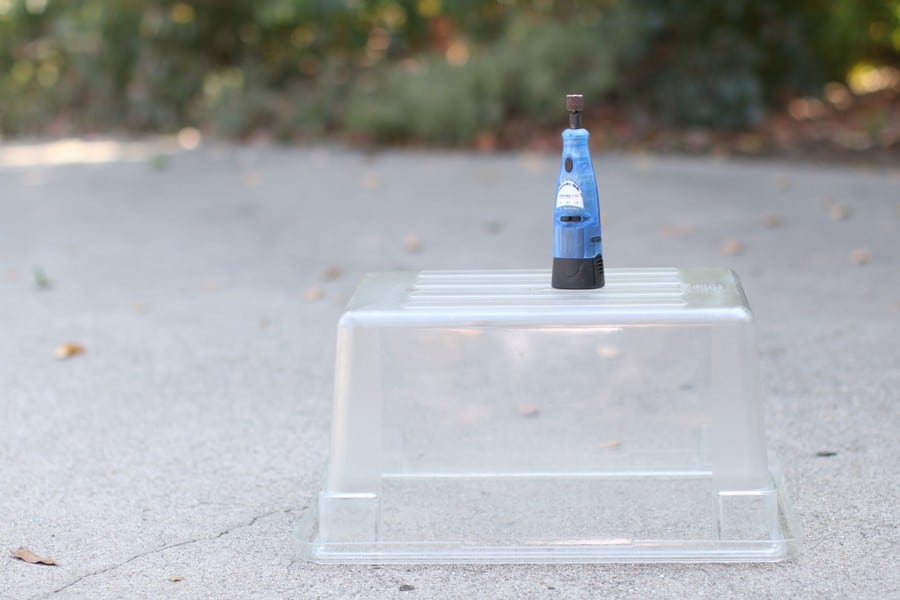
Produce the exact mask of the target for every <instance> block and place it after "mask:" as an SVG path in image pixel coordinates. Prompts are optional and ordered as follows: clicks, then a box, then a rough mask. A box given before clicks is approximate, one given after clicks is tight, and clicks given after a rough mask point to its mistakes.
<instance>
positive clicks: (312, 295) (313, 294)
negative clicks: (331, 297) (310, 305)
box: [303, 285, 325, 302]
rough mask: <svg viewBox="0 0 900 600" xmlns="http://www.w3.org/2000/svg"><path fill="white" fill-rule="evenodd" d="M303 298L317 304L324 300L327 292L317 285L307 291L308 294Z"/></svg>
mask: <svg viewBox="0 0 900 600" xmlns="http://www.w3.org/2000/svg"><path fill="white" fill-rule="evenodd" d="M303 297H304V298H306V299H307V300H308V301H310V302H315V301H316V300H321V299H322V298H324V297H325V290H323V289H322V288H320V287H319V286H317V285H314V286H312V287H311V288H309V289H308V290H306V293H305V294H303Z"/></svg>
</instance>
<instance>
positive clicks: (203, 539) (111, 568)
mask: <svg viewBox="0 0 900 600" xmlns="http://www.w3.org/2000/svg"><path fill="white" fill-rule="evenodd" d="M291 510H292V509H290V508H279V509H276V510H271V511H269V512H267V513H263V514H261V515H257V516H255V517H253V518H252V519H250V520H249V521H247V522H246V523H238V524H237V525H232V526H230V527H228V528H227V529H224V530H222V531H220V532H219V533H217V534H215V535H212V536H207V537H201V538H196V539H193V540H185V541H183V542H177V543H175V544H168V545H166V546H161V547H159V548H154V549H153V550H147V551H146V552H141V553H140V554H135V555H134V556H132V557H131V558H129V559H127V560H124V561H122V562H120V563H117V564H115V565H112V566H109V567H106V568H104V569H99V570H97V571H93V572H91V573H86V574H84V575H82V576H81V577H78V578H77V579H74V580H72V581H70V582H69V583H67V584H66V585H64V586H62V587H60V588H57V589H55V590H53V591H52V592H49V593H47V594H43V595H40V596H33V597H32V598H33V600H43V599H44V598H49V597H51V596H53V595H55V594H58V593H59V592H62V591H64V590H67V589H69V588H70V587H72V586H73V585H76V584H78V583H81V582H82V581H84V580H85V579H89V578H91V577H96V576H97V575H103V574H104V573H109V572H110V571H115V570H116V569H118V568H119V567H124V566H125V565H127V564H129V563H132V562H134V561H136V560H138V559H140V558H144V557H146V556H151V555H153V554H158V553H160V552H165V551H166V550H171V549H172V548H180V547H181V546H189V545H191V544H196V543H198V542H211V541H213V540H217V539H219V538H220V537H222V536H225V535H228V534H229V533H231V532H232V531H236V530H238V529H245V528H247V527H252V526H253V525H254V524H256V522H257V521H259V520H260V519H265V518H266V517H271V516H272V515H275V514H278V513H290V512H291Z"/></svg>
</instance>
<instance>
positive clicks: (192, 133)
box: [176, 127, 203, 150]
mask: <svg viewBox="0 0 900 600" xmlns="http://www.w3.org/2000/svg"><path fill="white" fill-rule="evenodd" d="M176 139H177V140H178V145H179V146H181V147H182V148H184V149H185V150H193V149H194V148H196V147H197V146H199V145H200V142H201V141H202V139H203V136H202V135H201V134H200V132H199V131H198V130H197V129H196V128H194V127H185V128H184V129H182V130H181V131H179V132H178V135H177V136H176Z"/></svg>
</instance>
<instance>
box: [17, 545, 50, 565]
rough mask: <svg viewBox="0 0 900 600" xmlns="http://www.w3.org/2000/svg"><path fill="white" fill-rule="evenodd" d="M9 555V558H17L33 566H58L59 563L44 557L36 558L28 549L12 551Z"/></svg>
mask: <svg viewBox="0 0 900 600" xmlns="http://www.w3.org/2000/svg"><path fill="white" fill-rule="evenodd" d="M9 555H10V557H11V558H18V559H19V560H24V561H25V562H27V563H31V564H33V565H36V564H40V565H52V566H58V565H59V563H58V562H56V561H55V560H53V559H52V558H47V557H46V556H38V555H37V554H35V553H34V552H32V551H31V550H29V549H28V548H19V549H18V550H13V551H12V552H10V553H9Z"/></svg>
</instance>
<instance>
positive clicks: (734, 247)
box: [719, 240, 744, 256]
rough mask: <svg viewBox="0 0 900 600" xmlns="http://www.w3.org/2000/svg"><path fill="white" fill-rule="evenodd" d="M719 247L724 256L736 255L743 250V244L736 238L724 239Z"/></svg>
mask: <svg viewBox="0 0 900 600" xmlns="http://www.w3.org/2000/svg"><path fill="white" fill-rule="evenodd" d="M719 249H720V250H722V254H725V255H726V256H736V255H738V254H740V253H741V252H743V250H744V246H743V244H741V243H740V242H739V241H737V240H725V241H723V242H722V244H721V245H720V246H719Z"/></svg>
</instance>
